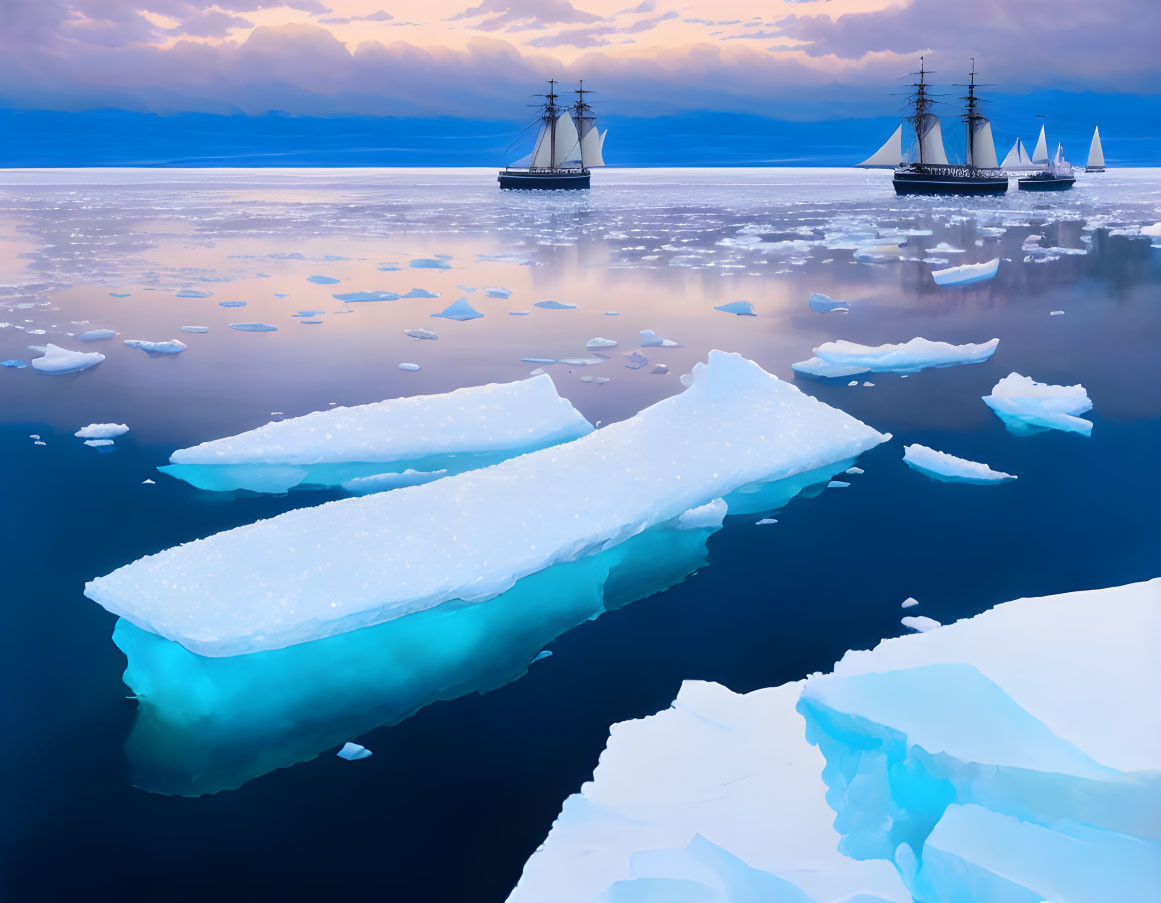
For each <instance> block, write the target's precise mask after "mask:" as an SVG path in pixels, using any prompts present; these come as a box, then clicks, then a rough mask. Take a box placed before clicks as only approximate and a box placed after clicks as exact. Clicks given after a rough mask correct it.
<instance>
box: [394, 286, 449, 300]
mask: <svg viewBox="0 0 1161 903" xmlns="http://www.w3.org/2000/svg"><path fill="white" fill-rule="evenodd" d="M399 297H401V298H438V297H439V292H429V291H428V290H427V289H425V288H413V289H412V290H411V291H409V292H408V293H407V294H406V295H400V296H399Z"/></svg>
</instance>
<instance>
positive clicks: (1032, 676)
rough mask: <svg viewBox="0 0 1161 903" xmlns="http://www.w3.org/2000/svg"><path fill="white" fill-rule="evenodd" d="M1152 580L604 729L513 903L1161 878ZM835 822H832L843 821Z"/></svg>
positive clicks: (1127, 886)
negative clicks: (593, 759) (602, 744)
mask: <svg viewBox="0 0 1161 903" xmlns="http://www.w3.org/2000/svg"><path fill="white" fill-rule="evenodd" d="M1158 635H1161V580H1153V581H1150V582H1147V583H1138V584H1132V585H1129V586H1123V587H1117V588H1113V589H1103V590H1090V591H1085V592H1078V593H1068V594H1064V595H1057V596H1045V597H1042V598H1032V599H1018V600H1016V601H1013V602H1007V603H1004V604H1002V605H998V606H996V607H995V608H993V609H992V610H990V611H987V612H984V613H983V614H981V615H978V616H976V617H974V618H970V619H967V620H963V621H959V622H957V623H955V624H952V625H949V626H945V627H941V628H940V629H938V630H930V631H927V632H921V633H914V634H909V635H907V636H903V637H898V638H895V639H890V640H886V641H884V642H882V643H880V644H879V646H878V647H877V648H876V649H875V650H874V651H871V652H848V653H847V654H846V655H845V656H844V657H843V659H842V660H841V661H840V662H838V663H837V664H836V665H835V667H834V670H833V671H832V672H831V673H830V674H818V675H814V676H811V677H809V678H807V679H806V680H804V681H796V682H792V683H787V684H783V685H781V686H779V687H773V688H768V689H761V690H755V691H753V692H751V693H746V694H736V693H732V692H730V691H729V690H727V689H726V688H724V687H722V686H720V685H718V684H715V683H706V682H703V681H692V680H688V681H686V682H685V683H683V684H682V687H681V690H680V692H679V693H678V695H677V698H676V699H675V700H674V702H673V704H672V706H671V707H670V708H668V709H666V710H664V711H661V712H659V713H657V714H655V715H651V716H649V717H645V718H641V719H638V720H634V721H626V722H623V723H621V724H617V725H614V726H613V727H612V728H611V730H610V734H609V740H608V744H607V746H606V748H605V750H604V752H603V753H602V754H601V756H600V761H599V763H598V764H597V766H596V770H595V771H594V773H593V778H592V780H591V781H588V782H586V783H585V784H584V785H583V786H582V787H581V788H580V791H579V792H578V793H576V794H573V795H572V796H570V797H569V798H568V799H567V800H566V801H565V802H564V806H563V808H562V810H561V812H560V814H559V816H558V817H557V819H556V821H555V823H554V824H553V826H552V829H551V831H550V833H549V834H548V837H547V839H546V840H545V841H544V842H543V843H542V844H541V845H540V847H539V848H538V849H537V850H536V852H535V853H533V854H532V857H531V858H530V859H529V860H528V862H527V863H526V865H525V867H524V870H523V875H522V876H521V878H520V881H519V883H518V884H517V886H516V888H515V889H514V890H513V892H512V894H511V895H510V897H509V898H508V903H595V901H602V903H608V901H614V900H616V901H637V900H667V901H668V900H697V901H707V903H708V901H713V903H734V901H741V900H747V901H748V900H761V901H794V903H837V901H847V903H854V901H859V903H871V901H876V903H879V901H894V903H912V901H916V900H923V901H929V903H968V901H971V903H983V901H988V903H999V901H1005V903H1039V901H1045V900H1054V901H1069V903H1105V901H1110V900H1147V899H1151V898H1152V897H1154V896H1155V891H1156V888H1157V886H1158V885H1157V882H1158V878H1159V870H1161V865H1159V863H1161V841H1159V832H1158V826H1157V819H1156V813H1157V812H1158V811H1161V718H1159V716H1158V714H1157V711H1156V709H1155V707H1152V706H1149V705H1147V704H1146V705H1145V706H1144V708H1142V698H1143V697H1142V696H1141V694H1142V693H1146V694H1147V693H1148V692H1149V691H1150V689H1151V688H1153V687H1156V686H1157V685H1158V682H1159V681H1161V659H1159V658H1158V657H1157V656H1156V655H1155V654H1154V648H1153V645H1152V638H1154V637H1156V636H1158ZM836 816H837V817H836Z"/></svg>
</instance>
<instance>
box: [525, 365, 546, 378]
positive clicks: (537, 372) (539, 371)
mask: <svg viewBox="0 0 1161 903" xmlns="http://www.w3.org/2000/svg"><path fill="white" fill-rule="evenodd" d="M547 372H548V371H547V370H545V369H544V368H543V367H537V368H536V369H535V370H529V371H528V374H529V375H530V376H544V375H545V373H547Z"/></svg>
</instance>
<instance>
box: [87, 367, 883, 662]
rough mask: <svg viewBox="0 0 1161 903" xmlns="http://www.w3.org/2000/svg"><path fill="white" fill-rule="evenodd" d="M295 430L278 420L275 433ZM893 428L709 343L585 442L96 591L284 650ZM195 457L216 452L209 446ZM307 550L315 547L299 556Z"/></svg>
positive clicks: (437, 598)
mask: <svg viewBox="0 0 1161 903" xmlns="http://www.w3.org/2000/svg"><path fill="white" fill-rule="evenodd" d="M453 394H454V393H453ZM553 394H554V395H555V393H553ZM311 416H314V417H321V416H324V415H321V414H316V415H311ZM292 424H294V421H282V422H281V423H276V424H268V425H267V426H265V427H263V428H261V429H262V431H265V435H264V436H263V437H262V438H263V440H268V438H269V436H270V435H271V434H273V432H274V431H276V430H278V429H279V428H286V427H288V426H290V425H292ZM300 431H301V424H299V426H298V429H297V430H292V433H297V432H300ZM256 432H257V431H256ZM249 435H250V438H248V439H243V441H241V442H239V443H237V444H238V446H239V447H240V449H244V450H249V451H251V452H253V451H254V450H258V451H259V454H261V453H263V452H264V451H265V450H266V448H267V442H266V441H261V442H254V440H253V436H254V433H251V434H249ZM887 438H888V437H887V436H885V435H883V434H881V433H879V432H877V431H876V430H873V429H871V428H870V427H868V426H866V425H865V424H862V423H860V422H859V421H857V420H855V419H854V418H853V417H851V416H849V415H848V414H845V413H843V412H842V411H839V410H836V409H834V408H831V407H829V406H827V405H825V404H823V403H822V402H819V401H817V400H816V399H814V398H811V397H809V396H807V395H805V394H804V393H802V392H800V391H799V390H798V389H797V388H795V387H794V386H793V385H792V384H791V383H787V382H783V381H781V380H779V379H777V378H776V377H773V376H771V375H770V374H768V373H766V372H765V371H763V370H762V369H761V368H760V367H758V365H757V364H754V363H753V362H751V361H748V360H746V359H745V358H742V357H741V356H739V355H735V354H727V353H724V352H720V351H713V352H711V353H710V356H709V362H708V363H707V364H698V365H696V366H695V367H694V369H693V379H692V383H691V385H690V386H689V388H687V389H686V390H685V391H684V392H682V393H680V394H678V395H675V396H672V397H670V398H666V399H664V400H662V401H660V402H657V403H656V404H654V405H653V406H651V407H649V408H647V409H646V410H644V411H642V412H640V413H639V414H637V415H636V416H634V417H632V418H630V419H628V420H624V421H620V422H618V423H613V424H610V425H608V426H606V427H605V428H603V429H601V430H599V431H596V432H591V433H589V434H588V435H585V436H583V437H581V438H579V439H576V440H574V441H572V442H565V443H564V444H562V445H557V446H554V447H552V448H547V449H543V450H541V451H535V452H531V453H529V454H525V455H521V456H519V457H516V458H512V459H510V460H506V461H503V462H501V463H499V464H496V465H494V466H492V467H485V468H483V469H481V470H476V471H472V472H469V473H460V474H456V475H452V476H448V477H445V478H443V479H441V480H437V481H435V482H432V483H428V484H425V485H422V486H414V487H409V488H405V489H401V490H398V491H396V492H387V493H380V494H377V495H373V496H369V497H364V498H355V499H346V500H342V501H336V502H330V503H328V504H324V505H320V506H318V507H313V508H304V509H298V510H294V511H289V512H287V513H285V514H281V515H279V516H277V517H274V518H271V519H269V520H264V521H260V522H258V523H254V524H250V525H247V526H244V527H239V528H236V529H233V530H228V531H226V532H224V533H219V534H217V535H215V536H212V537H209V538H208V539H203V540H199V541H196V542H192V543H187V544H186V545H183V546H179V547H176V548H172V549H169V550H167V551H165V552H161V553H159V554H156V555H151V556H148V557H146V558H142V559H140V560H138V561H136V562H134V563H132V564H129V565H126V566H125V567H122V568H120V569H118V570H117V571H115V572H113V573H112V574H109V575H107V576H105V577H101V578H98V579H96V580H93V581H91V582H90V583H89V584H88V585H87V586H86V590H85V591H86V594H87V595H88V596H89V598H91V599H93V600H94V601H96V602H98V603H99V604H100V605H102V606H104V607H105V608H107V609H108V610H110V611H112V612H114V613H115V614H118V615H121V616H122V617H124V618H126V619H128V620H129V621H132V622H133V623H134V624H136V625H138V626H139V627H142V628H143V629H146V630H150V631H153V632H155V633H157V634H159V635H161V636H164V637H167V638H168V639H171V640H173V641H175V642H178V643H180V644H181V645H183V646H185V647H186V648H187V649H190V650H191V651H194V652H197V653H198V654H201V655H209V656H223V655H237V654H243V653H247V652H255V651H259V650H262V649H276V648H281V647H285V646H290V645H293V644H295V643H303V642H306V641H309V640H313V639H318V638H320V637H326V636H332V635H335V634H340V633H343V632H346V631H350V630H356V629H358V628H361V627H366V626H369V625H373V624H379V623H382V622H385V621H390V620H392V619H395V618H399V617H402V616H403V615H407V614H411V613H414V612H418V611H423V610H425V609H428V608H431V607H433V606H436V605H439V604H441V603H443V602H447V601H450V600H453V599H461V600H464V601H468V602H472V601H475V602H480V601H484V600H487V599H490V598H492V597H494V596H496V595H498V594H500V593H502V592H504V591H505V590H506V589H508V588H510V587H511V586H513V584H514V583H515V582H516V581H517V580H519V579H521V578H522V577H526V576H528V575H531V574H534V573H537V572H538V571H541V570H543V569H545V568H547V567H549V566H551V565H553V564H557V563H560V562H564V561H570V560H573V559H577V558H581V557H584V556H586V555H589V554H592V553H593V552H596V551H598V550H599V549H607V548H610V547H611V546H614V545H617V544H618V543H620V542H623V541H625V540H626V539H628V538H629V537H631V536H633V535H635V534H637V533H639V532H641V531H642V530H645V529H648V528H649V527H651V526H654V525H657V524H660V523H663V522H665V521H668V520H671V519H672V518H674V517H676V516H678V515H679V514H681V513H682V512H684V511H686V510H689V509H690V508H694V507H697V506H699V505H704V504H706V503H708V502H710V501H712V500H713V499H717V498H721V497H725V496H728V495H729V494H731V493H733V492H735V491H737V490H741V489H743V488H744V487H749V486H753V485H754V484H758V483H762V482H766V481H778V480H784V479H786V478H789V477H793V476H795V475H799V474H806V473H807V472H812V471H817V470H819V469H820V468H825V467H834V468H835V469H836V470H839V469H845V468H846V467H849V466H850V465H851V464H852V463H853V459H854V458H855V457H857V456H858V455H859V454H861V453H862V452H864V451H866V450H867V449H869V448H872V447H874V446H875V445H878V444H879V443H880V442H884V441H886V439H887ZM224 441H225V442H226V443H230V441H231V440H224ZM332 444H333V443H331V442H327V443H326V445H327V447H328V448H329V447H331V445H332ZM193 451H194V454H195V455H198V456H208V457H209V458H210V460H213V459H214V457H215V456H214V455H213V451H212V450H210V449H208V448H207V447H206V446H202V447H201V450H200V452H199V451H198V450H193ZM315 455H316V456H317V451H316V452H315ZM175 457H177V456H175ZM346 457H347V459H348V460H350V458H351V456H350V455H347V456H346ZM219 460H220V458H219ZM561 474H568V479H561ZM677 477H680V479H678V478H677ZM816 479H817V478H816ZM527 499H535V500H536V504H535V505H534V506H531V507H530V506H529V505H528V504H527V502H526V500H527ZM305 548H309V549H310V550H311V554H310V555H309V556H306V557H304V556H302V555H300V554H297V553H296V551H295V550H296V549H305ZM289 562H293V567H289V566H287V565H288V563H289ZM270 600H278V601H277V603H275V604H273V605H271V602H270Z"/></svg>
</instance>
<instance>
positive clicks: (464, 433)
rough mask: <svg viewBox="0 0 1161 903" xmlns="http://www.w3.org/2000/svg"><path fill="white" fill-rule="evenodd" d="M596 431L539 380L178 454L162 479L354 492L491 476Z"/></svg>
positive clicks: (295, 422) (285, 426) (371, 409)
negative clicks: (362, 485)
mask: <svg viewBox="0 0 1161 903" xmlns="http://www.w3.org/2000/svg"><path fill="white" fill-rule="evenodd" d="M591 431H592V426H590V425H589V423H588V421H587V420H585V419H584V417H582V416H581V415H580V414H579V413H578V412H577V411H576V409H575V408H573V406H572V405H571V404H569V403H568V402H567V401H566V400H565V399H563V398H561V397H560V396H559V395H558V394H557V392H556V387H555V386H554V385H553V382H552V380H551V379H550V378H549V377H547V376H542V377H537V378H535V379H525V380H521V381H519V382H512V383H498V384H497V383H493V384H491V385H486V386H471V387H469V388H465V389H457V390H456V391H454V392H447V393H444V394H440V395H416V396H412V397H410V398H392V399H388V400H387V401H380V402H377V403H374V404H365V405H357V406H354V407H349V408H347V407H336V408H333V409H331V410H327V411H316V412H315V413H313V414H306V415H305V416H302V417H292V418H289V419H286V420H280V421H276V422H272V423H268V424H266V425H265V426H260V427H258V428H257V429H253V430H249V431H247V432H245V433H240V434H238V435H236V436H228V437H226V438H224V439H215V440H213V441H210V442H203V443H202V444H201V445H197V446H194V447H193V448H183V449H179V450H178V451H175V452H174V453H173V454H172V455H170V457H169V460H170V463H169V464H168V465H166V466H164V467H162V468H160V469H161V471H162V472H163V473H167V474H169V475H170V476H174V477H177V478H179V479H182V480H185V481H186V482H188V483H191V484H192V485H194V486H196V487H197V488H199V489H209V490H214V491H219V492H230V491H234V490H238V489H245V490H249V491H251V492H286V491H287V490H289V489H292V488H294V487H296V486H315V487H326V486H337V485H340V484H343V485H344V488H350V487H349V486H348V485H347V483H348V481H351V480H353V479H355V478H358V477H374V476H376V475H383V474H387V475H388V476H390V477H394V476H397V475H398V472H399V471H404V470H406V469H407V468H412V469H413V470H418V471H424V472H433V471H438V473H439V474H440V475H444V474H446V473H449V472H450V473H459V472H461V471H464V470H471V469H473V468H476V467H485V466H487V465H489V464H494V463H496V462H497V461H500V460H503V459H505V458H509V457H512V456H513V455H519V454H522V453H524V452H527V451H533V450H536V449H541V448H544V447H546V446H549V445H554V444H556V443H558V442H567V441H569V440H570V439H576V438H577V437H579V436H583V435H585V434H586V433H589V432H591ZM401 485H403V484H401Z"/></svg>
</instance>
